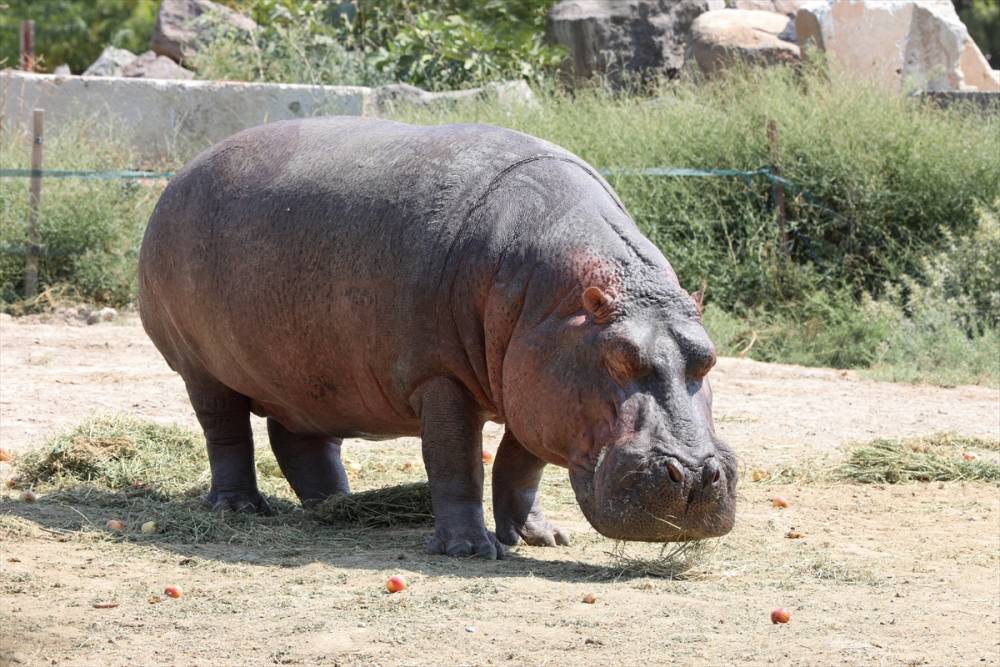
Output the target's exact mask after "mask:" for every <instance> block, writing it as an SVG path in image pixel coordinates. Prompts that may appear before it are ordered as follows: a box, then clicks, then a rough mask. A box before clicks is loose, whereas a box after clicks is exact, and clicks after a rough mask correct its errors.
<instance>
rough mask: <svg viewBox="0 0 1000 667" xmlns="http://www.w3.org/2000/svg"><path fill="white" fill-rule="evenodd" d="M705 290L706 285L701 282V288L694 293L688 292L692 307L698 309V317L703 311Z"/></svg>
mask: <svg viewBox="0 0 1000 667" xmlns="http://www.w3.org/2000/svg"><path fill="white" fill-rule="evenodd" d="M707 288H708V284H707V283H704V282H703V283H702V284H701V287H700V288H699V289H698V290H697V291H696V292H689V294H690V295H691V300H692V301H694V307H695V308H697V309H698V317H701V314H702V311H704V306H705V290H706V289H707Z"/></svg>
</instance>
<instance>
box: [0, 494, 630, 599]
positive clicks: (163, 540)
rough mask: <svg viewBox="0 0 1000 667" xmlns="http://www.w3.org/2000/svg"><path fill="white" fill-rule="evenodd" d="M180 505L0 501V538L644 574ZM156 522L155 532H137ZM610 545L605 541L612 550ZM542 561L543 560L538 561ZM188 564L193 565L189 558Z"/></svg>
mask: <svg viewBox="0 0 1000 667" xmlns="http://www.w3.org/2000/svg"><path fill="white" fill-rule="evenodd" d="M187 495H188V496H189V497H188V498H184V499H176V498H168V497H167V496H165V495H162V494H157V493H155V492H146V493H123V492H110V491H108V490H105V489H100V488H96V487H86V486H84V487H79V488H75V489H73V490H72V491H60V492H54V493H51V494H48V495H43V496H41V497H40V498H39V499H38V501H36V502H30V503H29V502H19V501H15V500H11V499H10V498H9V497H8V498H0V534H5V533H6V534H7V535H23V534H29V535H30V534H31V533H33V532H36V531H38V532H40V533H43V534H44V535H46V536H48V537H50V538H51V539H53V540H54V541H58V542H70V541H92V542H100V541H111V542H114V543H119V544H134V545H137V546H154V547H156V548H158V549H161V550H163V551H167V552H172V553H175V554H177V555H178V556H180V557H181V561H182V563H183V562H184V561H185V560H186V559H202V560H206V561H216V562H220V563H229V564H240V565H251V566H253V565H257V566H262V567H283V568H295V567H301V566H305V565H308V564H310V563H315V562H321V563H324V564H327V565H330V566H332V567H335V568H349V569H364V570H383V569H396V568H404V569H407V570H411V571H412V570H415V571H418V572H420V573H421V574H422V575H426V576H446V575H451V576H460V577H467V578H473V579H474V578H479V577H497V576H501V577H524V576H534V577H542V578H545V579H548V580H552V581H564V582H583V581H593V580H607V579H618V578H626V579H627V578H631V577H633V576H639V575H637V574H630V573H628V572H624V571H622V569H621V568H616V567H615V566H614V565H613V564H611V562H610V561H608V562H609V564H608V565H600V564H593V563H586V562H581V561H579V560H577V557H578V556H580V555H581V553H580V550H579V547H578V546H570V547H555V548H546V547H529V546H524V545H521V546H518V547H515V548H509V549H508V552H507V556H506V558H505V559H504V560H502V561H486V560H482V559H478V558H450V557H446V556H432V555H429V554H427V553H426V552H425V550H424V543H425V541H426V540H427V538H428V537H429V536H430V533H431V530H432V526H431V524H430V523H425V524H423V525H419V526H404V527H391V528H358V527H352V526H341V525H330V524H327V523H322V522H320V521H318V520H316V518H314V516H313V515H312V514H311V513H310V512H307V511H304V510H302V509H301V508H300V507H299V506H298V505H297V504H295V503H293V502H292V501H289V500H285V499H281V498H274V497H271V498H269V501H270V503H271V506H272V509H273V510H274V512H273V514H272V515H271V516H257V515H244V514H234V513H227V514H218V513H213V512H211V511H208V510H207V509H204V507H203V506H202V504H201V501H200V498H199V497H197V494H195V493H194V492H190V493H188V494H187ZM112 518H114V519H118V520H121V521H124V522H125V524H126V526H127V528H126V530H125V532H124V533H121V534H119V533H116V532H114V531H112V530H109V529H108V528H107V527H106V523H107V521H108V520H109V519H112ZM147 521H155V522H156V528H155V530H156V532H154V533H151V534H144V533H142V532H141V530H140V526H141V525H142V524H143V523H145V522H147ZM580 537H581V538H582V540H583V541H584V542H585V543H586V544H587V548H586V551H587V557H593V556H594V555H595V554H600V553H601V551H602V547H603V545H602V544H600V543H598V542H595V539H594V538H593V537H592V536H591V535H584V536H580ZM611 544H612V543H611V542H607V546H608V548H610V546H611ZM536 556H537V557H536ZM188 562H190V561H188Z"/></svg>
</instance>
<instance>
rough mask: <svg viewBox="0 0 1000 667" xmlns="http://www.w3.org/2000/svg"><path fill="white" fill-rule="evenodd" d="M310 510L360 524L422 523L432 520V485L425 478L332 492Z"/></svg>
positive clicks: (329, 520) (323, 517)
mask: <svg viewBox="0 0 1000 667" xmlns="http://www.w3.org/2000/svg"><path fill="white" fill-rule="evenodd" d="M312 511H313V514H314V515H315V516H316V518H317V519H318V520H319V521H323V522H325V523H335V524H350V525H352V526H357V527H362V528H387V527H391V526H402V525H414V524H420V525H422V524H428V523H433V521H434V512H433V510H432V508H431V487H430V485H429V484H428V483H427V482H417V483H414V484H402V485H400V486H387V487H384V488H381V489H372V490H370V491H362V492H361V493H352V494H351V495H346V496H344V495H341V496H333V497H332V498H327V499H326V500H324V501H323V502H322V503H319V504H318V505H316V506H315V507H314V508H313V510H312Z"/></svg>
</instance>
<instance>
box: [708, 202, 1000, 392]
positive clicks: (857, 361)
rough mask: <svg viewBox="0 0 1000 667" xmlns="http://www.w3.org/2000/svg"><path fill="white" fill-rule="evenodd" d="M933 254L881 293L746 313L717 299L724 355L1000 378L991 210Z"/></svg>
mask: <svg viewBox="0 0 1000 667" xmlns="http://www.w3.org/2000/svg"><path fill="white" fill-rule="evenodd" d="M998 204H1000V202H998ZM945 237H946V239H947V243H946V244H945V245H944V248H943V249H942V250H941V251H939V252H937V253H936V254H934V255H932V256H931V257H928V258H926V259H924V261H923V264H924V269H923V271H922V272H921V273H922V278H920V279H916V278H913V277H911V276H902V277H900V279H899V280H898V281H897V282H896V283H895V284H891V285H889V286H888V287H887V288H886V289H885V290H884V294H883V296H882V298H881V299H879V300H875V299H872V298H871V297H870V296H868V295H867V294H865V295H863V296H862V298H861V300H860V301H859V300H857V299H855V298H854V297H853V296H852V295H851V294H850V293H848V292H845V291H841V292H839V293H833V294H827V293H824V292H816V293H813V294H812V295H810V296H809V297H808V298H806V299H805V300H804V301H796V302H793V303H789V304H786V305H784V306H783V307H777V308H772V309H769V310H754V311H750V312H745V313H743V314H742V315H741V316H739V317H738V316H736V315H734V314H732V313H728V312H725V311H723V310H722V309H721V308H718V307H715V306H709V307H708V308H707V309H706V311H705V324H706V327H707V328H708V330H709V331H710V332H711V334H712V336H713V338H714V340H715V343H716V345H717V346H718V347H719V350H720V352H721V353H722V354H730V355H732V354H739V355H745V356H749V357H752V358H755V359H759V360H762V361H782V362H786V363H796V364H803V365H809V366H833V367H838V368H868V369H870V374H871V375H872V377H874V378H876V379H882V380H889V381H894V382H899V381H904V382H932V383H936V384H945V385H958V384H990V385H994V386H996V385H1000V356H998V353H997V351H998V350H1000V307H998V306H1000V224H998V221H997V213H996V207H994V208H992V209H986V208H984V209H982V210H981V213H980V222H979V224H978V226H977V227H976V228H975V230H974V231H973V232H972V233H970V234H968V235H966V236H963V237H959V238H956V237H954V236H953V235H951V234H950V233H949V234H946V235H945Z"/></svg>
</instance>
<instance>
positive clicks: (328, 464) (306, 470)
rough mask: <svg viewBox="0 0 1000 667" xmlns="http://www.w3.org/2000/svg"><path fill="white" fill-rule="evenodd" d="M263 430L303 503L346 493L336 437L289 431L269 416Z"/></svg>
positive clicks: (310, 503) (284, 473) (348, 488)
mask: <svg viewBox="0 0 1000 667" xmlns="http://www.w3.org/2000/svg"><path fill="white" fill-rule="evenodd" d="M267 434H268V436H269V437H270V439H271V450H272V451H273V452H274V458H276V459H277V460H278V466H279V467H280V468H281V472H282V474H283V475H284V476H285V479H287V480H288V483H289V484H290V485H291V487H292V490H293V491H295V495H297V496H298V497H299V500H300V501H302V504H303V505H305V506H307V507H308V506H310V505H314V504H316V503H318V502H321V501H323V500H325V499H326V498H329V497H330V496H332V495H336V494H346V493H350V490H351V489H350V486H349V484H348V482H347V474H346V473H345V472H344V465H343V463H341V461H340V444H341V440H340V438H329V437H326V436H318V435H302V434H299V433H292V432H291V431H289V430H288V429H286V428H285V427H284V426H282V425H281V424H280V423H279V422H277V421H275V420H274V419H271V418H270V417H269V418H268V420H267Z"/></svg>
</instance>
